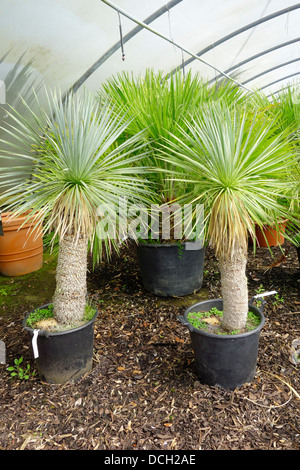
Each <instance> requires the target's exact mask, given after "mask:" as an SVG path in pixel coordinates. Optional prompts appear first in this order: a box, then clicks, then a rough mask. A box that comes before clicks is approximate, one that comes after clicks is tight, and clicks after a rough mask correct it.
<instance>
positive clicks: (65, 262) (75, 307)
mask: <svg viewBox="0 0 300 470" xmlns="http://www.w3.org/2000/svg"><path fill="white" fill-rule="evenodd" d="M86 273H87V239H79V240H77V241H76V242H75V241H74V240H73V239H72V237H70V236H66V237H65V238H64V239H63V240H62V241H61V242H60V245H59V255H58V263H57V268H56V290H55V294H54V299H53V309H54V315H55V318H56V319H57V321H58V322H59V323H63V324H68V325H72V324H74V323H76V322H77V321H80V320H82V318H83V315H84V310H85V306H86V294H87V285H86V284H87V283H86Z"/></svg>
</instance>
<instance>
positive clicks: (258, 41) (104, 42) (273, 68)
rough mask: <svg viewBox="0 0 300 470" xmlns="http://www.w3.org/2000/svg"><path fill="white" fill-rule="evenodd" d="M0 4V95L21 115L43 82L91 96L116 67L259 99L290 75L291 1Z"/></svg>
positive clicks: (295, 52) (294, 6) (298, 18)
mask: <svg viewBox="0 0 300 470" xmlns="http://www.w3.org/2000/svg"><path fill="white" fill-rule="evenodd" d="M0 7H1V15H0V26H1V29H0V31H1V33H0V34H1V41H0V49H1V50H0V99H1V100H2V103H3V100H5V106H13V107H15V108H17V109H19V110H20V112H22V113H25V112H26V110H25V109H24V106H23V104H22V98H24V97H25V98H26V99H28V100H29V99H30V98H31V95H32V93H33V89H34V90H35V92H37V93H39V94H40V95H41V96H42V97H43V93H44V92H45V88H47V89H51V90H58V91H59V92H60V93H62V95H63V96H64V95H66V94H67V93H69V92H70V91H72V90H73V91H76V92H81V91H82V90H86V89H87V90H89V91H91V92H93V93H96V92H97V90H98V89H99V87H100V85H101V83H103V82H104V81H105V80H107V79H109V78H110V77H112V76H114V75H116V74H119V73H121V72H123V71H126V72H129V73H132V74H133V75H135V76H136V75H140V74H143V73H144V72H145V70H146V69H148V68H151V69H154V70H157V71H163V72H164V73H165V74H166V76H167V75H168V74H170V73H173V72H174V71H176V70H181V71H182V72H183V73H186V72H187V71H189V70H191V72H192V73H199V74H200V75H201V76H202V77H203V79H204V80H208V81H209V82H211V83H214V82H215V81H218V80H222V79H224V78H226V79H232V80H234V81H235V82H236V83H237V85H238V86H240V87H242V88H243V89H245V90H246V91H251V90H261V91H263V93H265V94H266V95H267V96H274V95H276V93H277V92H278V91H280V90H282V89H283V88H285V87H287V86H289V85H291V84H294V83H297V80H298V78H299V72H300V69H299V60H300V54H299V52H300V46H299V39H300V37H299V24H300V3H295V2H293V1H292V0H259V1H258V0H251V1H242V0H228V1H226V2H224V1H221V0H214V1H208V0H201V1H200V0H171V1H169V2H166V1H164V0H152V1H151V2H149V1H148V2H146V1H142V2H141V1H138V0H116V2H115V3H112V2H110V1H106V0H86V1H84V2H83V1H82V0H43V2H41V1H38V0H27V1H26V2H24V1H21V0H1V2H0ZM5 106H4V108H3V107H2V111H1V115H0V119H1V121H3V120H5ZM0 138H1V132H0ZM2 165H4V166H6V162H4V163H2Z"/></svg>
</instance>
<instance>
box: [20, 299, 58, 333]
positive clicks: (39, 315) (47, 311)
mask: <svg viewBox="0 0 300 470" xmlns="http://www.w3.org/2000/svg"><path fill="white" fill-rule="evenodd" d="M53 317H54V313H53V304H51V305H49V306H48V307H46V308H37V309H36V310H34V311H33V312H31V314H30V315H29V317H28V318H27V322H26V324H27V326H29V328H34V325H35V324H36V323H37V322H39V321H41V320H45V319H47V318H53Z"/></svg>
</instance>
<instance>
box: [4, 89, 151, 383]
mask: <svg viewBox="0 0 300 470" xmlns="http://www.w3.org/2000/svg"><path fill="white" fill-rule="evenodd" d="M46 95H47V99H46V102H47V109H49V110H50V111H46V110H45V109H46V108H44V107H43V106H42V105H41V104H40V105H39V112H38V113H37V112H36V113H33V112H32V114H31V116H30V117H31V120H30V119H25V118H24V117H22V115H20V114H19V113H17V112H16V111H15V110H13V109H12V110H10V111H8V112H9V114H10V116H11V120H12V124H11V125H10V126H9V128H7V129H5V130H6V132H7V134H8V137H11V136H13V137H14V144H13V145H12V150H11V151H6V152H4V151H3V152H2V156H1V158H3V159H6V160H10V159H14V158H15V156H16V155H17V156H18V158H19V160H20V162H21V163H19V165H18V167H17V168H14V167H11V168H8V169H7V171H6V172H5V173H4V175H3V176H4V178H5V180H4V181H3V182H2V185H4V184H7V183H9V185H10V189H8V190H7V191H5V192H4V194H3V197H9V199H10V209H11V210H12V212H13V213H14V214H15V216H18V215H20V214H25V213H27V211H28V210H29V209H30V210H32V211H34V213H35V214H36V217H35V222H36V224H37V225H39V226H40V225H41V224H42V225H43V229H44V232H45V233H47V232H49V233H51V234H52V237H53V240H58V242H59V254H58V262H57V271H56V290H55V294H54V298H53V302H52V303H51V304H49V305H46V306H45V305H43V306H41V308H40V309H37V310H36V311H35V312H31V313H30V315H28V316H27V317H26V319H25V320H24V327H25V329H26V330H28V331H29V333H30V336H31V337H32V344H33V352H34V354H35V358H36V362H37V368H38V370H39V373H40V376H41V377H42V379H43V380H45V381H47V382H54V383H63V382H66V381H69V380H75V379H77V378H79V377H80V376H82V374H84V373H85V372H87V371H89V370H90V368H91V366H92V354H93V336H94V335H93V331H94V322H95V320H96V316H97V311H96V309H95V308H94V306H93V305H90V304H89V300H88V292H87V279H86V277H87V260H88V246H89V245H90V246H92V243H93V241H94V239H95V233H96V232H97V235H98V239H99V234H100V235H101V233H103V232H101V230H100V231H99V230H96V229H97V228H100V229H101V226H100V227H98V225H97V224H100V225H101V215H102V213H101V211H100V212H99V207H103V205H105V207H109V208H111V209H110V210H111V211H113V210H114V209H113V208H114V207H117V205H118V200H119V198H122V197H124V198H127V199H128V200H129V201H130V200H131V201H132V202H136V201H141V200H143V198H144V197H146V194H147V189H146V188H145V185H144V181H143V180H142V178H141V177H140V176H139V174H141V173H143V172H144V171H145V170H144V168H139V167H138V165H137V164H136V163H137V161H138V159H139V158H140V154H142V152H141V145H142V144H141V136H140V135H136V136H134V137H132V138H130V139H128V140H126V141H124V142H123V143H122V144H120V145H119V144H118V143H117V140H118V137H119V136H120V135H121V134H122V133H123V132H124V130H125V129H126V127H127V126H128V124H129V121H128V119H127V118H126V119H125V118H124V117H123V114H118V113H114V112H113V111H112V110H111V109H110V108H109V107H108V106H107V103H102V104H101V106H100V107H99V103H98V102H96V100H95V98H94V97H92V96H91V95H88V94H87V93H85V94H84V95H83V96H79V97H78V96H75V95H70V96H69V97H68V98H67V100H66V101H65V102H63V100H62V99H61V96H60V94H59V93H58V94H55V93H50V92H49V93H46ZM29 111H30V109H29ZM32 120H33V121H34V122H35V124H37V126H35V127H34V128H33V126H32V124H31V122H32ZM35 129H37V130H35ZM16 141H17V142H18V147H17V148H16V145H15V142H16ZM9 142H10V140H9V139H8V140H7V142H6V143H7V144H8V145H9ZM25 144H26V149H25V150H24V151H23V148H24V146H25ZM28 146H29V147H30V148H31V149H32V151H31V152H28V150H27V149H28ZM22 162H23V163H22ZM114 244H115V245H116V244H118V240H114V239H111V240H108V241H107V243H106V245H105V246H106V247H107V249H111V248H113V246H114ZM42 314H45V316H46V317H48V322H47V323H48V325H49V322H50V327H48V326H46V325H45V322H43V323H37V324H35V319H38V320H39V321H41V320H42V319H43V318H41V317H43V315H42Z"/></svg>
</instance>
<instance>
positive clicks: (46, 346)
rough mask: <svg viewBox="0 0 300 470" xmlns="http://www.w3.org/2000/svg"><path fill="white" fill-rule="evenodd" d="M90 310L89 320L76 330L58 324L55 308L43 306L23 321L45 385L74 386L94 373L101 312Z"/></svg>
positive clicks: (73, 327)
mask: <svg viewBox="0 0 300 470" xmlns="http://www.w3.org/2000/svg"><path fill="white" fill-rule="evenodd" d="M88 310H89V311H88V316H87V318H86V319H84V321H83V322H82V323H81V324H78V325H72V327H70V326H68V327H63V328H61V325H58V324H57V322H56V320H55V319H54V317H53V308H52V305H51V304H47V305H43V306H41V307H40V308H39V309H36V310H35V311H34V312H31V313H29V314H28V315H27V316H26V317H25V319H24V320H23V327H24V329H25V330H26V331H28V333H29V335H30V337H31V339H32V347H33V352H34V356H35V360H36V367H37V370H38V373H39V376H40V378H41V379H42V380H43V381H45V382H48V383H54V384H62V383H65V382H74V381H76V380H78V379H79V378H80V377H82V375H84V374H85V373H87V372H89V371H90V370H91V369H92V361H93V345H94V323H95V320H96V317H97V314H98V312H97V311H96V310H95V309H88ZM46 328H47V329H46Z"/></svg>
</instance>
